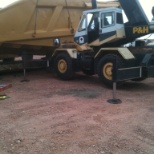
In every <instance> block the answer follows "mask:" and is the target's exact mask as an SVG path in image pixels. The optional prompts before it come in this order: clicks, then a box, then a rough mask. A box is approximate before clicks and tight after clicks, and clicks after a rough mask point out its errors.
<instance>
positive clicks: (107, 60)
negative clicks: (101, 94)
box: [97, 54, 124, 87]
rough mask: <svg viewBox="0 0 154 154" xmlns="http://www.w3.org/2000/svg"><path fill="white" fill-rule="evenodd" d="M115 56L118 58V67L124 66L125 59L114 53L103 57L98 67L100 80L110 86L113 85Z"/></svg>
mask: <svg viewBox="0 0 154 154" xmlns="http://www.w3.org/2000/svg"><path fill="white" fill-rule="evenodd" d="M115 58H117V65H118V68H120V67H123V65H124V64H123V60H122V59H121V58H120V57H119V56H118V55H113V54H109V55H106V56H104V57H103V58H101V59H100V61H99V63H98V67H97V68H98V69H97V73H98V76H99V79H100V81H101V82H102V83H103V84H105V85H106V86H108V87H111V86H112V85H113V81H112V69H113V62H114V61H115Z"/></svg>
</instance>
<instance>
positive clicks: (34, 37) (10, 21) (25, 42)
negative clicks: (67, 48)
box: [0, 0, 119, 70]
mask: <svg viewBox="0 0 154 154" xmlns="http://www.w3.org/2000/svg"><path fill="white" fill-rule="evenodd" d="M118 5H119V4H118V3H98V7H109V6H116V7H117V6H118ZM91 7H92V4H91V0H76V1H75V0H19V1H16V2H14V3H12V4H10V5H9V6H7V7H6V8H3V9H0V62H6V63H8V62H10V61H11V62H13V61H14V59H15V57H22V56H23V55H25V53H26V54H27V55H29V56H27V57H28V58H29V59H32V56H33V55H50V56H51V55H52V54H53V52H54V50H55V49H56V48H57V47H59V45H60V44H63V42H74V32H75V31H76V29H77V26H78V24H79V21H80V19H81V16H82V12H83V11H84V10H87V9H91ZM57 41H58V42H57ZM57 43H58V45H57ZM0 70H1V69H0Z"/></svg>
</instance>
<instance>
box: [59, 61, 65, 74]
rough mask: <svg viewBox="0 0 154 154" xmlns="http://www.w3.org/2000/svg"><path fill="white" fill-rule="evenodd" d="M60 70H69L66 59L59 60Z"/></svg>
mask: <svg viewBox="0 0 154 154" xmlns="http://www.w3.org/2000/svg"><path fill="white" fill-rule="evenodd" d="M58 70H59V72H60V73H65V72H66V70H67V63H66V61H65V60H64V59H61V60H59V62H58Z"/></svg>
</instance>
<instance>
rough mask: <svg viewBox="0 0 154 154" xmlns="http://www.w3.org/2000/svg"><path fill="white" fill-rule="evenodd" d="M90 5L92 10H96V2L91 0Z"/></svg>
mask: <svg viewBox="0 0 154 154" xmlns="http://www.w3.org/2000/svg"><path fill="white" fill-rule="evenodd" d="M91 3H92V9H97V2H96V0H91Z"/></svg>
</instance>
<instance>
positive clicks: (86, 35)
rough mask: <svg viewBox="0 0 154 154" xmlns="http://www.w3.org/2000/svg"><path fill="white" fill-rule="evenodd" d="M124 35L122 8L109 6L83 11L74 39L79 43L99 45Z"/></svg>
mask: <svg viewBox="0 0 154 154" xmlns="http://www.w3.org/2000/svg"><path fill="white" fill-rule="evenodd" d="M124 37H125V30H124V24H123V17H122V10H121V9H119V8H115V7H111V8H104V9H93V10H88V11H84V12H83V15H82V18H81V20H80V23H79V26H78V29H77V31H76V34H75V37H74V39H75V42H76V43H77V44H79V45H83V44H89V45H90V46H100V45H102V44H104V43H109V42H112V41H117V39H122V38H124Z"/></svg>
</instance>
